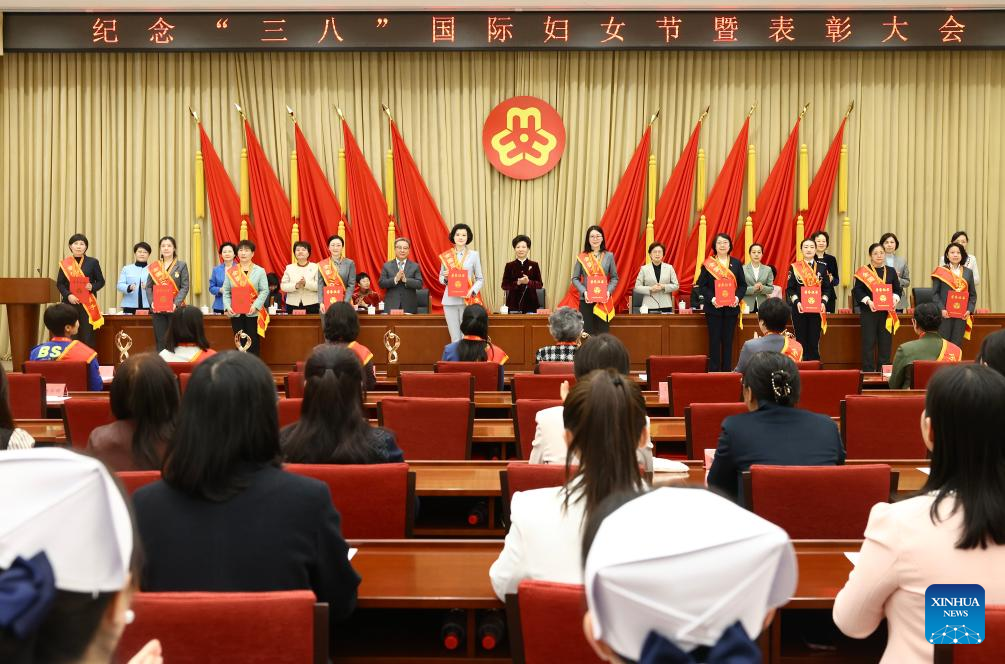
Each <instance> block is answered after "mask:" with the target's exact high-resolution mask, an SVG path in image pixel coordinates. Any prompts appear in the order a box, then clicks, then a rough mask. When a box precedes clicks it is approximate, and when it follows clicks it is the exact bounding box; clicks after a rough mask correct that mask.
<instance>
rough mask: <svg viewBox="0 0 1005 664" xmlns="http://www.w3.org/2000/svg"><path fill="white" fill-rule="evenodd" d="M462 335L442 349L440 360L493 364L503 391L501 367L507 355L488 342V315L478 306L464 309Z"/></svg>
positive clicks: (506, 360)
mask: <svg viewBox="0 0 1005 664" xmlns="http://www.w3.org/2000/svg"><path fill="white" fill-rule="evenodd" d="M461 332H463V333H464V335H463V336H462V337H461V338H460V339H459V340H458V341H455V342H453V343H449V344H447V345H446V346H444V347H443V355H442V356H441V357H440V360H442V361H444V362H495V363H497V364H498V365H499V389H500V390H501V389H503V371H502V367H503V365H504V364H506V362H508V361H509V355H507V354H506V351H504V350H503V349H502V348H500V347H499V346H496V345H495V344H494V343H492V342H491V341H490V340H489V314H488V312H487V311H485V307H483V306H482V305H480V304H469V305H468V306H466V307H464V314H463V315H462V316H461Z"/></svg>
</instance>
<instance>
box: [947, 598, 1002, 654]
mask: <svg viewBox="0 0 1005 664" xmlns="http://www.w3.org/2000/svg"><path fill="white" fill-rule="evenodd" d="M947 622H948V621H947ZM1002 634H1005V605H997V606H995V605H994V604H988V605H986V606H985V607H984V634H981V635H980V639H981V640H980V647H979V648H974V647H973V644H974V643H975V642H976V641H975V640H974V638H973V637H971V638H969V639H967V641H966V642H964V641H960V642H959V643H953V639H952V638H948V637H949V635H948V634H947V635H946V637H947V638H945V639H938V638H936V639H935V664H1000V663H1001V662H1003V661H1005V639H1002V636H1001V635H1002ZM985 635H988V636H989V637H990V638H988V640H987V641H985V640H984V636H985ZM934 636H936V637H938V636H940V634H936V635H934ZM940 641H943V643H940Z"/></svg>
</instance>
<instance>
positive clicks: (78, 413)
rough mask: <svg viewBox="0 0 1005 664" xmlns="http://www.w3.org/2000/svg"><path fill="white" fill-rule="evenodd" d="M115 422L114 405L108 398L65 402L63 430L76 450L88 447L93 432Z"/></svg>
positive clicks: (77, 399)
mask: <svg viewBox="0 0 1005 664" xmlns="http://www.w3.org/2000/svg"><path fill="white" fill-rule="evenodd" d="M114 421H115V416H114V415H112V404H111V402H110V401H109V400H108V399H107V398H100V397H96V398H93V399H91V398H71V399H67V400H66V401H64V402H63V429H64V430H65V431H66V439H67V441H68V442H69V443H70V444H71V445H72V446H73V448H74V449H76V450H83V449H85V448H86V447H87V439H88V438H89V437H90V436H91V432H92V431H94V430H95V429H97V428H98V427H100V426H103V425H105V424H111V423H112V422H114Z"/></svg>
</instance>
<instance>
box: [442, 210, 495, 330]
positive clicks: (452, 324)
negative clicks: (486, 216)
mask: <svg viewBox="0 0 1005 664" xmlns="http://www.w3.org/2000/svg"><path fill="white" fill-rule="evenodd" d="M474 239H475V236H474V231H472V230H471V227H470V226H468V225H467V224H454V227H453V228H451V229H450V241H451V242H452V243H453V245H454V246H453V247H452V248H450V249H448V250H447V251H444V252H443V253H442V254H440V283H441V284H443V285H444V286H447V287H446V288H445V289H444V290H443V297H442V298H441V300H440V301H441V303H442V304H443V318H444V319H445V320H446V321H447V330H449V331H450V341H458V340H459V339H460V338H461V335H462V332H461V317H462V316H463V315H464V307H465V306H466V305H469V304H476V303H479V302H481V301H482V297H481V295H479V293H480V292H481V290H482V286H483V285H484V284H485V278H484V276H483V275H482V259H481V258H480V257H479V256H478V252H477V251H475V250H474V249H471V242H472V241H473V240H474ZM457 270H461V271H463V272H464V273H465V275H466V276H467V282H464V280H463V277H462V278H461V279H459V281H461V287H462V288H464V287H467V290H466V292H465V294H464V296H463V297H462V296H458V295H449V294H448V293H449V292H450V286H449V285H448V284H447V282H448V281H449V279H448V277H449V276H450V272H451V271H455V274H459V273H458V272H456V271H457ZM455 281H456V280H455Z"/></svg>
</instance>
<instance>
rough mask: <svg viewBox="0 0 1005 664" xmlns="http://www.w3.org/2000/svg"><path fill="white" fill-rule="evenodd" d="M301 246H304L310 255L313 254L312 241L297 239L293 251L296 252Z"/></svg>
mask: <svg viewBox="0 0 1005 664" xmlns="http://www.w3.org/2000/svg"><path fill="white" fill-rule="evenodd" d="M299 247H303V248H304V249H306V250H307V255H308V256H310V255H311V243H310V242H304V241H303V240H297V241H296V242H294V243H293V251H294V252H296V250H297V249H298V248H299Z"/></svg>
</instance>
